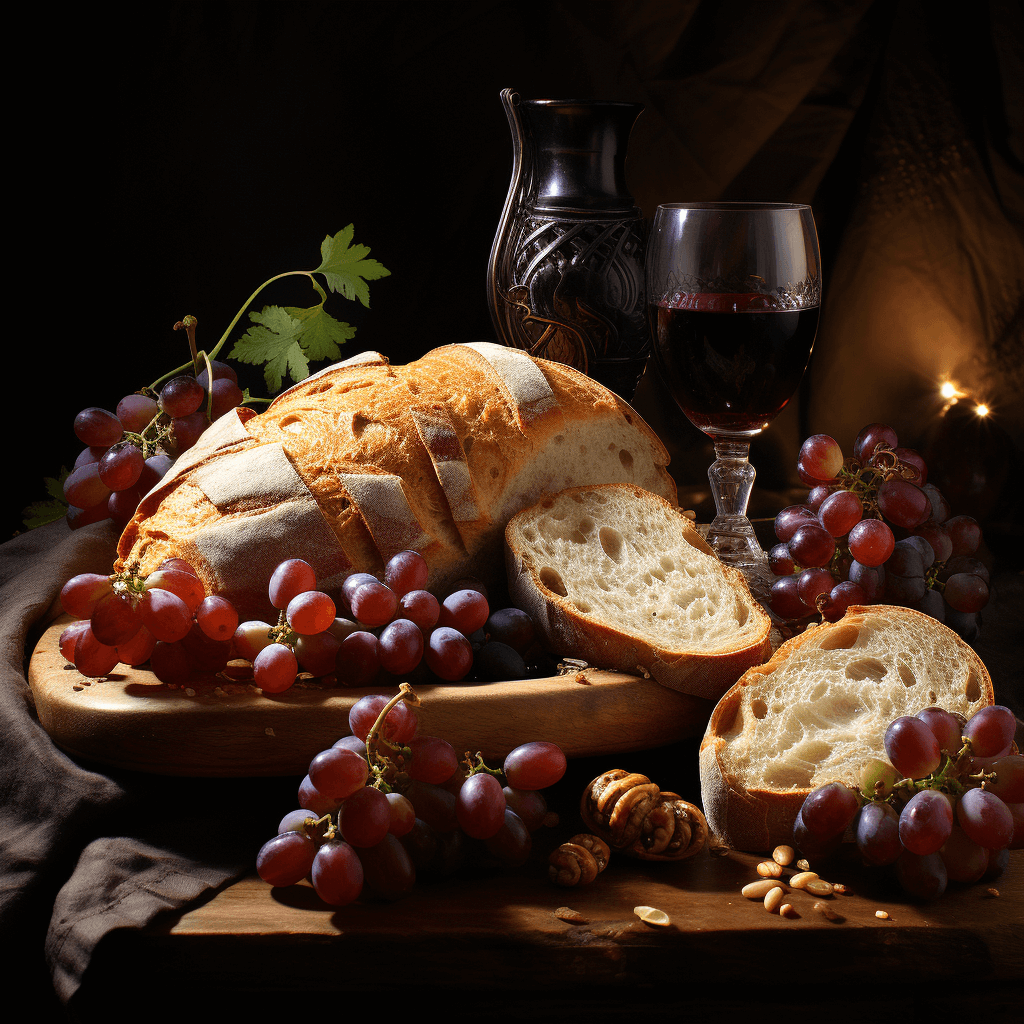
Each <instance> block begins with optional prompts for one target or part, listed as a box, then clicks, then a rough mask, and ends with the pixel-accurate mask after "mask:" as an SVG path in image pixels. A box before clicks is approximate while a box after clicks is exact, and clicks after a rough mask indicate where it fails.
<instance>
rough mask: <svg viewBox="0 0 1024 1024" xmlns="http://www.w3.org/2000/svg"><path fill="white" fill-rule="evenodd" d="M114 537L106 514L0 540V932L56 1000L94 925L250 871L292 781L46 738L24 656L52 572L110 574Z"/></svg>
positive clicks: (72, 981)
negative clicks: (99, 761) (143, 766)
mask: <svg viewBox="0 0 1024 1024" xmlns="http://www.w3.org/2000/svg"><path fill="white" fill-rule="evenodd" d="M116 541H117V534H116V532H115V531H114V528H113V526H112V524H111V523H110V522H109V521H108V522H106V523H98V524H95V525H93V526H89V527H84V528H82V529H81V530H78V531H74V532H72V531H71V530H70V529H69V528H68V527H67V525H66V524H65V523H63V522H59V523H54V524H51V525H49V526H46V527H42V528H40V529H37V530H32V531H29V532H27V533H23V534H20V535H18V536H16V537H15V538H14V539H12V540H10V541H8V542H7V543H5V544H3V545H0V645H2V657H0V938H3V939H5V940H6V941H5V942H4V946H5V968H7V969H8V970H9V971H10V976H11V977H19V978H25V979H31V982H32V983H34V984H33V988H34V990H35V991H36V992H39V991H40V990H39V989H38V988H36V987H35V985H36V984H38V983H45V984H46V986H47V988H49V987H51V986H52V988H53V991H54V993H55V998H53V999H52V1003H53V1005H54V1006H56V1007H59V1006H60V1005H61V1004H67V1003H68V1002H69V1000H71V997H72V996H73V995H74V993H75V992H76V990H77V989H78V988H79V985H80V984H81V982H82V979H83V975H84V973H85V970H86V967H87V966H88V964H89V961H90V958H91V956H92V954H93V952H94V950H95V949H96V946H97V944H98V943H99V942H100V940H101V939H102V938H103V937H104V936H105V935H107V934H109V933H110V932H111V931H113V930H114V929H123V928H140V927H143V926H145V925H146V924H149V923H150V922H152V921H153V920H154V918H155V917H156V916H157V915H158V914H160V913H161V912H163V911H172V910H177V909H180V908H182V907H185V906H186V905H188V904H190V903H192V902H194V901H196V900H199V899H201V898H203V897H204V896H208V895H210V894H212V893H213V892H214V891H215V890H216V889H217V888H218V887H219V886H222V885H224V884H225V883H227V882H228V881H230V880H232V879H234V878H237V877H239V876H240V875H241V874H242V873H244V872H245V871H246V870H248V869H250V868H251V867H252V865H253V863H254V859H255V852H256V850H257V849H258V848H259V844H260V843H261V842H262V841H263V840H264V839H267V838H269V837H270V835H272V834H273V832H274V831H275V826H276V822H277V820H278V819H279V818H280V816H281V814H283V813H284V812H285V811H286V810H290V809H291V805H290V804H289V803H288V800H289V797H288V795H287V792H288V790H291V792H292V794H294V785H295V782H296V781H297V780H287V781H284V780H266V783H265V784H261V785H254V784H253V782H252V780H251V779H250V780H242V779H227V780H218V779H188V778H173V777H165V776H160V775H150V774H146V773H140V772H128V771H118V770H112V769H109V768H106V767H104V766H102V765H87V764H83V763H80V762H79V761H77V760H75V759H73V758H71V757H69V756H67V755H66V754H64V753H63V752H61V751H60V750H59V749H58V748H57V747H56V746H55V745H54V744H53V742H52V741H51V739H50V737H49V736H48V735H47V733H46V732H45V730H44V729H43V728H42V726H41V725H40V723H39V721H38V719H37V717H36V715H35V709H34V705H33V700H32V693H31V689H30V687H29V684H28V681H27V678H26V665H27V658H28V656H29V655H30V654H31V652H32V650H33V648H34V646H35V643H36V641H37V639H38V637H39V636H40V635H41V633H42V632H43V629H44V628H45V626H46V625H47V624H48V623H49V622H50V621H52V619H53V617H54V616H55V615H56V614H57V613H58V612H59V610H60V609H59V600H58V599H59V595H60V590H61V587H62V586H63V584H64V583H65V582H66V581H67V580H68V579H70V578H71V577H72V576H74V575H75V574H77V573H80V572H109V571H110V569H111V566H112V563H113V558H114V548H115V545H116ZM94 685H102V682H98V683H96V684H94ZM282 786H283V787H284V788H283V790H282V789H281V787H282ZM291 799H292V800H294V795H292V797H291ZM285 804H287V806H285ZM268 830H269V831H268ZM47 971H48V972H49V977H47Z"/></svg>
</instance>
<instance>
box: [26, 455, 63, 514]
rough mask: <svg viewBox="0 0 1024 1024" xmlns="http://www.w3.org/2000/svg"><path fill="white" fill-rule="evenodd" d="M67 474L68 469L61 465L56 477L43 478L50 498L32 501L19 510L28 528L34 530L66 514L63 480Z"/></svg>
mask: <svg viewBox="0 0 1024 1024" xmlns="http://www.w3.org/2000/svg"><path fill="white" fill-rule="evenodd" d="M69 474H70V470H69V469H67V468H66V467H65V466H61V470H60V476H59V477H57V478H56V479H55V478H54V477H52V476H47V477H44V478H43V486H44V487H45V488H46V493H47V494H49V495H50V500H49V501H33V502H32V503H31V504H30V505H28V506H27V507H26V508H23V509H22V510H21V515H22V520H21V521H22V523H24V525H25V526H27V527H28V528H29V529H30V530H34V529H35V528H36V527H37V526H45V525H46V524H47V523H54V522H56V521H57V520H58V519H63V518H64V517H65V516H66V515H67V514H68V507H69V506H68V503H67V501H65V499H64V481H65V480H67V478H68V476H69Z"/></svg>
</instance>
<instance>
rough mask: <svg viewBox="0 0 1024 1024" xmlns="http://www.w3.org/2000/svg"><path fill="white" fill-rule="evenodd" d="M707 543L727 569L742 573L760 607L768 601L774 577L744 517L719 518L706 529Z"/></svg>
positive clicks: (749, 524)
mask: <svg viewBox="0 0 1024 1024" xmlns="http://www.w3.org/2000/svg"><path fill="white" fill-rule="evenodd" d="M707 542H708V544H710V545H711V547H712V549H713V550H714V552H715V554H716V555H718V557H719V559H720V560H721V561H722V562H723V563H724V564H726V565H731V566H733V567H734V568H736V569H739V570H740V572H742V573H743V576H744V578H745V579H746V581H747V585H748V586H749V587H750V590H751V593H752V594H753V595H754V597H756V598H757V599H758V601H760V602H761V603H762V604H764V603H766V602H767V601H768V598H769V595H770V591H771V586H772V582H773V580H774V579H775V574H774V573H773V572H772V571H771V569H770V568H769V566H768V556H767V554H765V551H764V548H762V547H761V545H760V544H759V543H758V540H757V536H756V535H755V533H754V527H753V526H752V525H751V523H750V520H749V519H747V517H746V516H736V515H720V516H717V517H716V518H715V520H714V522H712V523H711V525H710V526H709V527H708V532H707Z"/></svg>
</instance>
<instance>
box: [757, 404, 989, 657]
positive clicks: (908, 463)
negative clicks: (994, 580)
mask: <svg viewBox="0 0 1024 1024" xmlns="http://www.w3.org/2000/svg"><path fill="white" fill-rule="evenodd" d="M797 472H798V473H799V476H800V479H801V480H802V481H803V482H804V483H805V484H807V486H808V487H809V488H810V490H809V492H808V495H807V500H806V501H805V502H804V503H803V504H800V505H790V506H789V507H788V508H784V509H783V510H782V511H781V512H780V513H779V514H778V515H777V516H776V518H775V535H776V537H777V538H778V541H779V543H778V544H776V545H775V546H774V547H773V548H772V549H771V551H770V552H769V555H768V563H769V566H770V567H771V570H772V572H773V573H775V575H776V576H777V577H778V578H777V579H776V580H775V581H774V582H773V583H772V587H771V597H770V603H771V608H772V611H773V612H775V613H776V614H777V615H778V616H780V617H781V618H784V619H801V618H804V617H806V616H809V615H812V614H814V613H818V614H820V615H822V616H823V617H824V618H825V619H828V620H829V621H833V622H834V621H836V620H837V619H840V618H842V616H843V613H844V612H845V611H846V609H847V608H848V607H849V606H850V605H851V604H876V603H881V602H883V601H884V602H886V603H889V604H898V605H905V606H909V607H911V608H916V609H918V610H920V611H923V612H926V613H927V614H929V615H931V616H933V617H934V618H936V619H938V620H939V621H940V622H946V624H947V625H949V626H950V627H952V628H953V629H955V630H956V631H957V632H958V633H959V634H960V635H961V636H963V637H966V638H968V639H970V638H972V637H973V636H974V635H976V633H977V630H978V628H979V620H978V613H979V612H980V611H981V610H982V608H984V607H985V605H986V604H987V603H988V599H989V582H990V581H989V573H988V569H987V568H986V567H985V565H984V564H983V563H982V562H981V561H980V560H978V559H977V558H975V557H974V555H975V554H976V552H977V550H978V547H979V545H980V543H981V528H980V527H979V525H978V523H977V521H976V520H975V519H973V518H972V517H971V516H965V515H960V516H953V515H951V509H950V507H949V503H948V502H947V501H946V499H945V498H944V497H943V495H942V493H941V492H940V491H939V489H938V488H937V487H935V485H934V484H931V483H928V480H927V476H928V467H927V466H926V465H925V462H924V459H923V458H922V457H921V456H920V455H919V454H918V453H917V452H916V451H914V450H913V449H911V448H901V447H900V446H899V441H898V439H897V436H896V433H895V431H894V430H893V429H892V428H891V427H888V426H886V425H885V424H882V423H871V424H869V425H868V426H866V427H864V429H863V430H861V432H860V433H859V434H858V435H857V439H856V441H855V442H854V446H853V456H852V457H851V458H849V459H845V460H844V458H843V452H842V449H841V448H840V446H839V445H838V444H837V443H836V441H835V440H834V439H833V438H831V437H829V436H828V435H827V434H815V435H814V436H812V437H809V438H808V439H807V440H806V441H804V443H803V446H802V447H801V449H800V456H799V460H798V462H797Z"/></svg>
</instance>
